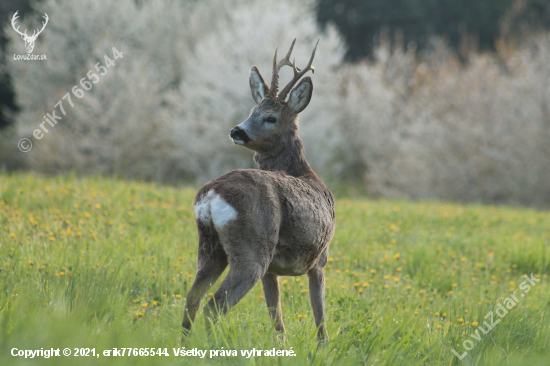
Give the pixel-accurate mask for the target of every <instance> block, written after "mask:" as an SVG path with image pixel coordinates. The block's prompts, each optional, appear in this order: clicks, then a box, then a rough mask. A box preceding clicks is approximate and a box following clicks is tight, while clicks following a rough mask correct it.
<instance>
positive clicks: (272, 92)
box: [267, 38, 296, 98]
mask: <svg viewBox="0 0 550 366" xmlns="http://www.w3.org/2000/svg"><path fill="white" fill-rule="evenodd" d="M294 43H296V38H294V41H292V45H291V46H290V49H289V50H288V53H287V54H286V56H285V58H283V59H282V60H281V61H279V63H277V49H275V56H274V57H273V74H272V75H271V88H269V92H268V93H267V94H268V96H269V97H271V98H276V97H277V92H278V89H279V70H281V68H282V67H283V66H285V65H287V66H292V64H291V63H290V55H291V54H292V50H293V49H294Z"/></svg>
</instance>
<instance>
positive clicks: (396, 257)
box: [393, 253, 401, 259]
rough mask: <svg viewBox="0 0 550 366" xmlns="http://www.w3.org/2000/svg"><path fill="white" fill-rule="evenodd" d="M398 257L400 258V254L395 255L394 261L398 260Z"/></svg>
mask: <svg viewBox="0 0 550 366" xmlns="http://www.w3.org/2000/svg"><path fill="white" fill-rule="evenodd" d="M399 257H401V254H399V253H397V254H396V255H394V256H393V258H394V259H399Z"/></svg>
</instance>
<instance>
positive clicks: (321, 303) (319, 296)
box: [307, 265, 328, 342]
mask: <svg viewBox="0 0 550 366" xmlns="http://www.w3.org/2000/svg"><path fill="white" fill-rule="evenodd" d="M307 275H308V277H309V299H310V301H311V308H312V310H313V316H314V318H315V326H316V327H317V328H318V331H317V340H318V341H321V342H326V341H328V334H327V330H326V327H325V322H326V316H325V275H324V273H323V267H321V266H319V265H316V266H315V267H313V268H312V269H310V270H309V272H308V273H307Z"/></svg>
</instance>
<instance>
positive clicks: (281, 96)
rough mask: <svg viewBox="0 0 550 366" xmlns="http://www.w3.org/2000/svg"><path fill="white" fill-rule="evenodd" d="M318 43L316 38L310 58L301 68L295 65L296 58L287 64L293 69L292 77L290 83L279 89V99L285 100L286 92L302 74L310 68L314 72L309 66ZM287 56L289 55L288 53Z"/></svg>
mask: <svg viewBox="0 0 550 366" xmlns="http://www.w3.org/2000/svg"><path fill="white" fill-rule="evenodd" d="M318 44H319V40H317V43H315V47H314V48H313V52H312V53H311V58H310V59H309V62H308V64H307V66H306V67H305V68H304V69H303V70H300V69H299V68H297V67H296V59H294V60H293V62H292V64H291V65H289V66H292V69H293V70H294V77H293V78H292V80H291V81H290V83H288V84H287V86H285V88H284V89H283V90H282V91H281V94H279V97H278V98H279V99H280V100H285V98H286V96H287V94H288V92H290V90H291V89H292V87H293V86H294V84H296V82H297V81H298V80H300V78H301V77H302V76H304V75H305V73H306V72H308V71H310V70H311V72H312V73H314V72H315V68H314V67H313V66H311V63H312V62H313V58H314V57H315V51H317V45H318ZM292 45H293V46H294V43H292ZM287 56H290V53H289V54H288V55H287Z"/></svg>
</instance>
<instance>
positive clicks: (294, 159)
mask: <svg viewBox="0 0 550 366" xmlns="http://www.w3.org/2000/svg"><path fill="white" fill-rule="evenodd" d="M278 145H279V146H278V147H279V148H278V149H277V150H271V151H269V152H262V153H260V152H256V154H254V161H255V162H256V164H258V168H259V169H260V170H269V171H279V172H284V173H285V174H287V175H290V176H293V177H296V178H298V177H302V176H305V175H310V174H313V175H315V173H314V172H313V170H312V169H311V167H310V166H309V164H308V162H307V160H306V157H305V155H304V145H303V143H302V140H301V139H300V137H298V133H297V131H296V130H293V131H292V132H291V134H290V135H289V136H288V138H286V139H284V142H283V143H282V144H280V143H279V144H278Z"/></svg>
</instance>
